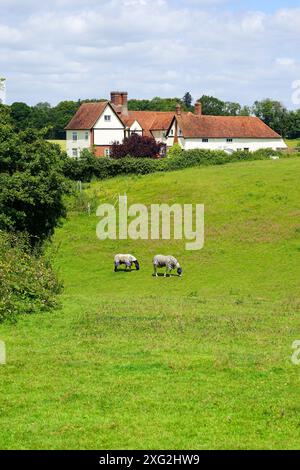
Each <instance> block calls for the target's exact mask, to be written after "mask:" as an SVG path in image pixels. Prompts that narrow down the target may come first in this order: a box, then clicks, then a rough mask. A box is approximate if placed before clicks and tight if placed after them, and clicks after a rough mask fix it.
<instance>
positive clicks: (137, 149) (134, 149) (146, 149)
mask: <svg viewBox="0 0 300 470" xmlns="http://www.w3.org/2000/svg"><path fill="white" fill-rule="evenodd" d="M163 148H165V145H164V144H158V143H157V142H156V140H155V139H154V138H153V137H147V136H141V135H138V134H132V135H131V136H130V137H126V138H125V139H124V140H123V143H122V144H118V143H116V142H115V143H114V144H113V145H112V148H111V156H112V158H125V157H127V156H128V155H130V156H131V157H134V158H155V157H157V156H158V155H160V153H161V152H162V150H163Z"/></svg>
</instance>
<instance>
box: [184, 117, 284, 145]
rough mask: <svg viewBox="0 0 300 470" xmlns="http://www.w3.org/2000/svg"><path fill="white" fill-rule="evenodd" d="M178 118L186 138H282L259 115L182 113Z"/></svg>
mask: <svg viewBox="0 0 300 470" xmlns="http://www.w3.org/2000/svg"><path fill="white" fill-rule="evenodd" d="M176 118H177V121H178V125H179V127H180V129H181V130H182V134H183V136H184V137H185V138H211V139H214V138H215V139H221V138H222V139H223V138H235V139H237V138H242V139H247V138H249V139H255V138H257V139H281V136H280V135H279V134H277V132H275V131H273V130H272V129H271V128H270V127H269V126H267V125H266V124H265V123H264V122H262V121H261V120H260V119H259V118H257V117H250V116H205V115H202V116H196V115H195V114H192V113H182V114H181V116H176Z"/></svg>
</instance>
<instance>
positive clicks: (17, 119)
mask: <svg viewBox="0 0 300 470" xmlns="http://www.w3.org/2000/svg"><path fill="white" fill-rule="evenodd" d="M10 109H11V117H12V120H13V122H14V125H15V127H16V129H18V130H25V129H27V128H28V127H29V122H30V116H31V108H30V106H28V105H27V104H26V103H13V104H12V105H11V108H10Z"/></svg>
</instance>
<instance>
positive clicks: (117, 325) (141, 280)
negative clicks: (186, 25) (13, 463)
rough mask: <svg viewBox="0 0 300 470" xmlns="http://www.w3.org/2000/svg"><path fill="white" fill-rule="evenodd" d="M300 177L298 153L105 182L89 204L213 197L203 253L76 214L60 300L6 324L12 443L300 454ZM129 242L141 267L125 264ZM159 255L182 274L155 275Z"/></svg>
mask: <svg viewBox="0 0 300 470" xmlns="http://www.w3.org/2000/svg"><path fill="white" fill-rule="evenodd" d="M299 180H300V159H299V158H293V159H284V160H280V161H259V162H250V163H240V164H232V165H226V166H224V167H208V168H203V169H195V168H193V169H188V170H185V171H181V172H174V173H169V174H159V175H149V176H145V177H140V178H138V177H124V178H118V179H113V180H108V181H105V182H96V183H93V184H92V185H91V186H90V187H89V188H88V189H87V190H86V196H85V198H87V199H89V200H90V201H91V202H92V204H95V203H96V202H104V201H107V202H112V201H113V200H114V198H115V196H116V195H118V194H119V193H121V194H124V193H125V192H126V193H127V195H128V198H129V203H130V204H132V203H135V202H139V203H145V204H151V203H156V202H157V203H159V202H167V203H174V202H180V203H191V202H193V203H204V204H205V208H206V244H205V247H204V249H203V250H202V251H199V252H187V251H185V248H184V242H182V241H175V242H174V241H173V242H167V241H163V242H161V241H160V242H153V241H147V242H146V241H128V242H125V241H117V242H114V241H106V242H100V241H99V240H98V239H97V238H96V232H95V229H96V224H97V221H98V220H97V218H96V217H94V216H93V215H92V216H91V217H89V216H88V214H87V213H86V212H85V211H82V212H81V213H79V212H76V211H74V210H73V211H70V213H69V218H68V221H67V222H66V223H65V224H64V226H63V227H62V228H61V229H59V230H58V231H57V233H56V237H55V265H56V268H57V269H58V271H59V273H60V277H61V278H62V279H63V280H64V282H65V291H64V294H63V296H62V298H61V305H62V306H61V309H60V310H58V311H56V312H54V313H51V314H47V315H35V316H31V317H23V318H20V320H19V322H18V324H17V325H15V326H12V325H8V324H5V325H1V326H0V339H2V340H4V341H6V345H7V350H8V364H7V365H6V366H2V367H1V366H0V394H1V435H0V448H2V449H3V448H33V449H37V448H39V449H45V448H53V449H54V448H61V449H67V448H77V449H78V448H80V449H92V448H93V449H96V448H100V449H101V448H118V449H132V448H145V449H154V448H155V449H168V448H172V449H180V448H181V449H192V448H194V449H208V448H223V449H228V448H240V449H245V448H269V449H271V448H278V449H279V448H299V444H300V432H299V423H300V405H299V387H300V369H299V367H296V366H294V365H293V364H292V363H291V355H292V347H291V346H292V343H293V342H294V341H295V340H297V339H300V326H299V325H300V324H299V313H300V296H299V294H300V289H299V277H300V267H299V266H300V263H299V261H300V185H299ZM83 205H84V204H83ZM73 206H74V207H75V208H76V207H80V201H77V203H76V204H75V205H73ZM117 252H133V253H135V254H136V256H137V257H138V258H139V261H140V263H141V268H142V269H141V271H140V272H132V273H128V274H123V273H118V274H115V273H114V272H113V255H114V254H115V253H117ZM159 252H162V253H171V254H174V255H175V256H177V257H178V259H179V260H180V261H181V263H182V266H183V268H184V276H183V278H181V279H180V278H177V277H173V278H170V279H164V278H158V279H156V278H153V277H152V266H151V260H152V257H153V255H154V254H157V253H159Z"/></svg>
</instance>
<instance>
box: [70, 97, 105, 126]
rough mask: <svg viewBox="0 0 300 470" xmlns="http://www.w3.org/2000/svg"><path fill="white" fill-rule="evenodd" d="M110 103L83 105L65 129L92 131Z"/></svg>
mask: <svg viewBox="0 0 300 470" xmlns="http://www.w3.org/2000/svg"><path fill="white" fill-rule="evenodd" d="M108 103H109V102H108V101H103V102H101V103H83V104H82V105H81V106H80V108H79V109H78V111H77V113H76V114H75V116H74V117H73V118H72V119H71V121H70V122H69V124H68V125H67V126H66V127H65V129H66V130H82V129H83V130H84V129H89V130H90V129H92V128H93V127H94V125H95V124H96V122H97V121H98V119H99V117H100V116H101V114H102V113H103V111H104V109H105V108H106V106H107V104H108Z"/></svg>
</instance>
